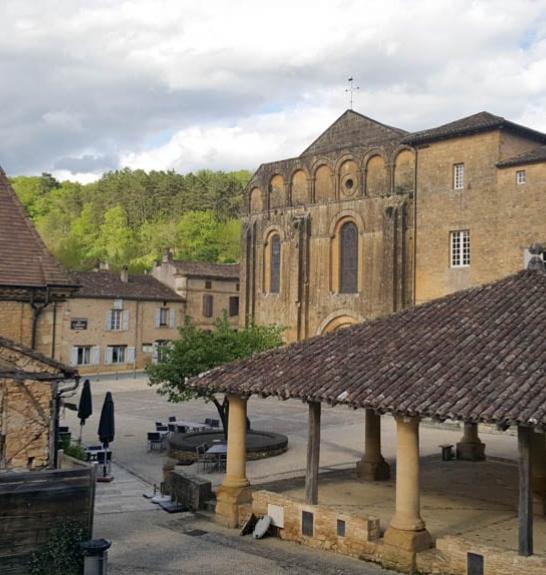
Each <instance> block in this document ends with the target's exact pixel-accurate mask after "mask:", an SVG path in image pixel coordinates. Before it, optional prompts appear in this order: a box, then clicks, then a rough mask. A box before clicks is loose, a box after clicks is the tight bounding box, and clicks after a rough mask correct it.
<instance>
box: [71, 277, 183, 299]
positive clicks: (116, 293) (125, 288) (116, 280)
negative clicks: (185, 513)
mask: <svg viewBox="0 0 546 575" xmlns="http://www.w3.org/2000/svg"><path fill="white" fill-rule="evenodd" d="M72 276H73V278H74V280H75V281H76V282H77V283H78V284H79V285H80V286H81V287H80V289H79V291H78V292H77V293H76V294H75V296H74V297H77V298H119V299H138V300H153V301H184V300H183V298H181V297H180V296H179V295H178V294H176V293H175V292H174V291H173V290H172V289H171V288H169V287H167V286H166V285H164V284H162V283H161V282H160V281H159V280H157V279H156V278H154V277H153V276H151V275H130V276H129V281H127V282H123V281H122V280H121V275H120V274H119V273H116V272H110V271H96V272H75V273H73V274H72Z"/></svg>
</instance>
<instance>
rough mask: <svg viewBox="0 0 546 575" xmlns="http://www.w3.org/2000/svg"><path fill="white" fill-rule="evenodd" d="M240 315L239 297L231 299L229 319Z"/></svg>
mask: <svg viewBox="0 0 546 575" xmlns="http://www.w3.org/2000/svg"><path fill="white" fill-rule="evenodd" d="M236 315H239V296H231V297H230V298H229V317H235V316H236Z"/></svg>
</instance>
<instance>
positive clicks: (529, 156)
mask: <svg viewBox="0 0 546 575" xmlns="http://www.w3.org/2000/svg"><path fill="white" fill-rule="evenodd" d="M538 162H546V146H539V147H538V148H533V149H532V150H529V151H527V152H524V153H523V154H520V155H519V156H514V157H512V158H507V159H506V160H502V161H501V162H498V163H497V166H498V167H499V168H508V167H510V166H520V165H523V164H536V163H538Z"/></svg>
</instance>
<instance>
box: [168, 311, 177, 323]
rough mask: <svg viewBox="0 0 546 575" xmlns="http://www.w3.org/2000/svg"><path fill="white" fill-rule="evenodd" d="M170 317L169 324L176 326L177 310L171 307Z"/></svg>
mask: <svg viewBox="0 0 546 575" xmlns="http://www.w3.org/2000/svg"><path fill="white" fill-rule="evenodd" d="M169 315H170V318H169V324H170V326H171V327H176V310H175V309H174V307H173V308H171V310H170V313H169Z"/></svg>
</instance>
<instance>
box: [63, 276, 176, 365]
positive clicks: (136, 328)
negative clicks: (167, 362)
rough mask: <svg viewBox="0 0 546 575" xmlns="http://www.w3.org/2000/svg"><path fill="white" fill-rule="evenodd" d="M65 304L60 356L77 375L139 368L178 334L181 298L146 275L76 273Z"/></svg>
mask: <svg viewBox="0 0 546 575" xmlns="http://www.w3.org/2000/svg"><path fill="white" fill-rule="evenodd" d="M72 275H73V278H74V281H75V282H76V283H77V284H78V285H79V286H80V289H79V291H78V292H77V293H76V294H75V295H74V297H72V298H71V299H70V300H68V301H67V302H66V305H65V308H64V312H63V317H62V320H61V322H60V323H61V325H60V332H61V333H60V343H59V347H60V359H61V361H63V362H64V363H66V364H68V365H71V366H74V367H77V368H78V371H79V372H80V373H82V374H92V373H102V372H110V371H124V370H127V371H130V370H135V369H137V370H138V369H143V368H144V367H146V365H148V364H149V363H151V362H154V361H157V360H158V359H159V357H160V355H161V348H162V346H164V345H165V344H166V343H167V342H169V341H171V340H173V339H175V338H176V337H177V335H178V332H177V327H178V326H180V325H181V324H182V323H183V321H184V316H185V313H186V302H185V300H184V298H183V297H181V296H180V295H178V294H177V293H175V292H174V291H173V290H172V289H171V288H169V287H168V286H166V285H164V284H163V283H161V282H160V281H158V280H157V279H156V278H154V277H152V276H151V275H129V273H128V272H127V270H123V271H121V273H119V272H112V271H107V270H96V271H90V272H76V273H74V274H72Z"/></svg>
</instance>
